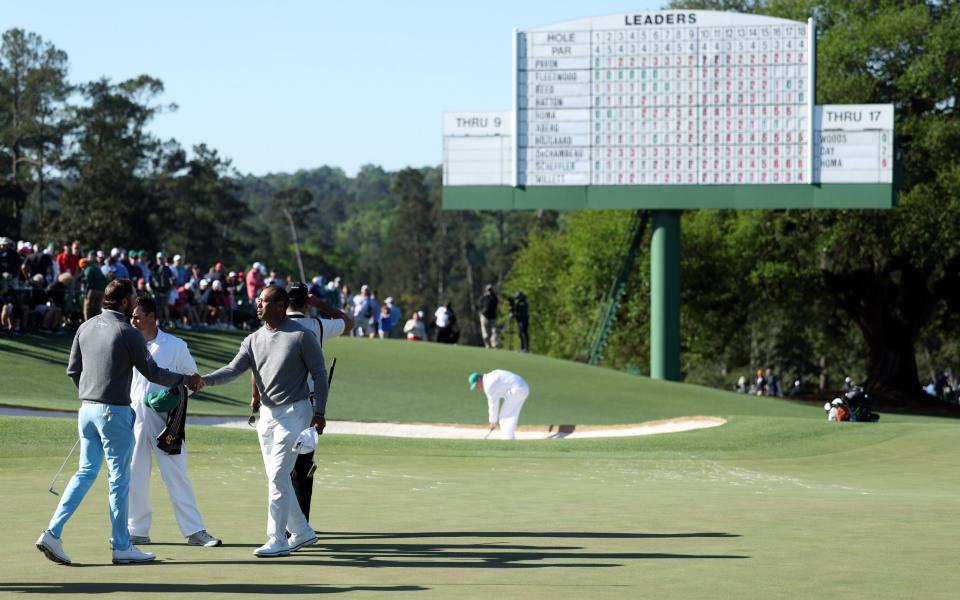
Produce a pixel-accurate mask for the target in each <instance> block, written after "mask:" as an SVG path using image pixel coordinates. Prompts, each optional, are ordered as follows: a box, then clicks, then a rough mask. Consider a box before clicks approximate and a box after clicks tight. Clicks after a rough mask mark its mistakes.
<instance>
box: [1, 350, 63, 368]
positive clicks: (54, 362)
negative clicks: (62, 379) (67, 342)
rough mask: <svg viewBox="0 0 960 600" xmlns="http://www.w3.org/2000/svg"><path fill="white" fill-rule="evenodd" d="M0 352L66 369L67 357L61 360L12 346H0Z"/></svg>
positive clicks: (53, 356)
mask: <svg viewBox="0 0 960 600" xmlns="http://www.w3.org/2000/svg"><path fill="white" fill-rule="evenodd" d="M0 352H10V353H11V354H16V355H17V356H27V357H29V358H32V359H35V360H40V361H43V362H46V363H50V364H52V365H58V366H61V367H64V368H66V366H67V358H68V356H66V355H65V356H63V357H62V358H57V357H56V356H55V355H50V354H43V353H42V352H37V351H31V350H27V349H25V348H22V347H20V348H17V347H13V346H5V345H3V344H0ZM64 376H65V375H64Z"/></svg>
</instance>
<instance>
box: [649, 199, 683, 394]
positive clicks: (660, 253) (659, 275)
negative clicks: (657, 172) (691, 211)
mask: <svg viewBox="0 0 960 600" xmlns="http://www.w3.org/2000/svg"><path fill="white" fill-rule="evenodd" d="M650 377H653V378H654V379H666V380H668V381H680V211H679V210H657V211H654V212H653V235H652V237H651V240H650Z"/></svg>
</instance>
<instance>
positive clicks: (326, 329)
mask: <svg viewBox="0 0 960 600" xmlns="http://www.w3.org/2000/svg"><path fill="white" fill-rule="evenodd" d="M288 293H289V294H290V306H289V307H288V308H287V316H288V317H290V318H291V319H294V320H295V322H296V323H297V325H299V326H301V327H303V328H304V329H307V330H309V331H312V332H313V333H314V334H316V336H317V341H319V342H320V347H321V348H323V342H325V341H326V340H329V339H331V338H335V337H337V336H341V335H346V336H349V335H350V332H351V331H352V330H353V319H351V318H350V317H348V316H347V314H346V313H344V312H343V311H341V310H339V309H336V308H334V307H333V306H330V305H329V304H327V303H326V302H324V301H323V300H321V299H320V298H319V297H318V296H317V295H315V294H311V293H310V290H309V288H308V287H307V286H306V285H305V284H303V283H295V284H293V285H292V286H290V289H289V291H288ZM308 306H309V307H311V308H315V309H316V310H317V312H318V313H319V314H320V315H321V316H319V317H309V316H307V313H306V310H307V307H308ZM307 385H308V387H309V388H310V395H311V399H312V396H313V381H311V380H310V379H307ZM253 390H254V391H253V394H254V397H255V398H259V394H258V392H257V387H256V386H255V385H254V386H253ZM313 456H314V453H313V452H309V453H307V454H298V455H297V462H296V464H295V465H294V467H293V471H291V473H290V479H291V481H292V482H293V491H294V492H295V493H296V495H297V503H298V504H299V505H300V510H301V511H302V512H303V516H304V518H306V519H307V520H308V521H309V520H310V499H311V497H312V496H313V466H314V463H313Z"/></svg>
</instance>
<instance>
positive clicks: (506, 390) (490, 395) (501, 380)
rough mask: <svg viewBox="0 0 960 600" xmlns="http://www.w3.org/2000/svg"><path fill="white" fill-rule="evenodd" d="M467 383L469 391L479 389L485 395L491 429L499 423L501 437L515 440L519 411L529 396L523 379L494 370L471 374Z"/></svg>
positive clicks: (528, 387)
mask: <svg viewBox="0 0 960 600" xmlns="http://www.w3.org/2000/svg"><path fill="white" fill-rule="evenodd" d="M468 381H469V383H470V389H471V390H472V389H477V388H479V389H480V390H482V391H483V392H484V393H485V394H486V395H487V408H488V413H489V418H488V422H489V423H490V427H491V429H492V428H493V427H495V426H496V425H497V423H498V422H499V424H500V435H501V437H502V438H503V439H505V440H512V439H516V437H517V436H516V432H517V422H518V421H519V420H520V409H521V408H523V403H524V401H526V399H527V396H529V395H530V386H529V385H528V384H527V382H526V381H525V380H524V379H523V377H520V376H519V375H517V374H516V373H511V372H510V371H504V370H502V369H496V370H493V371H490V372H489V373H486V374H481V373H472V374H471V375H470V377H469V378H468ZM501 398H502V399H503V405H502V406H501V405H500V400H501Z"/></svg>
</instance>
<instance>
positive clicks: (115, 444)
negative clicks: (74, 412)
mask: <svg viewBox="0 0 960 600" xmlns="http://www.w3.org/2000/svg"><path fill="white" fill-rule="evenodd" d="M133 421H134V412H133V408H131V407H129V406H118V405H114V404H102V403H99V402H84V403H83V404H82V405H81V406H80V412H79V415H78V418H77V428H78V429H79V430H80V468H79V469H78V470H77V472H76V474H75V475H74V476H73V477H71V478H70V483H69V484H67V488H66V489H65V490H64V491H63V497H62V498H61V499H60V504H59V505H58V506H57V510H56V512H55V513H54V514H53V518H52V519H50V526H49V527H48V528H47V529H48V530H49V531H50V532H51V533H53V535H55V536H57V537H58V538H59V537H60V536H61V535H62V534H63V526H64V525H66V524H67V521H68V520H69V519H70V517H72V516H73V513H74V512H76V510H77V508H78V507H79V506H80V502H82V501H83V497H84V496H86V495H87V492H88V491H90V487H91V486H93V482H94V481H96V480H97V475H98V474H99V473H100V463H102V462H103V458H104V456H106V458H107V471H108V473H109V478H110V480H109V493H110V522H111V525H112V527H111V531H112V536H113V537H112V544H113V549H114V550H126V549H128V548H129V547H130V533H129V532H128V531H127V497H128V496H129V493H130V458H131V457H132V456H133Z"/></svg>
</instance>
